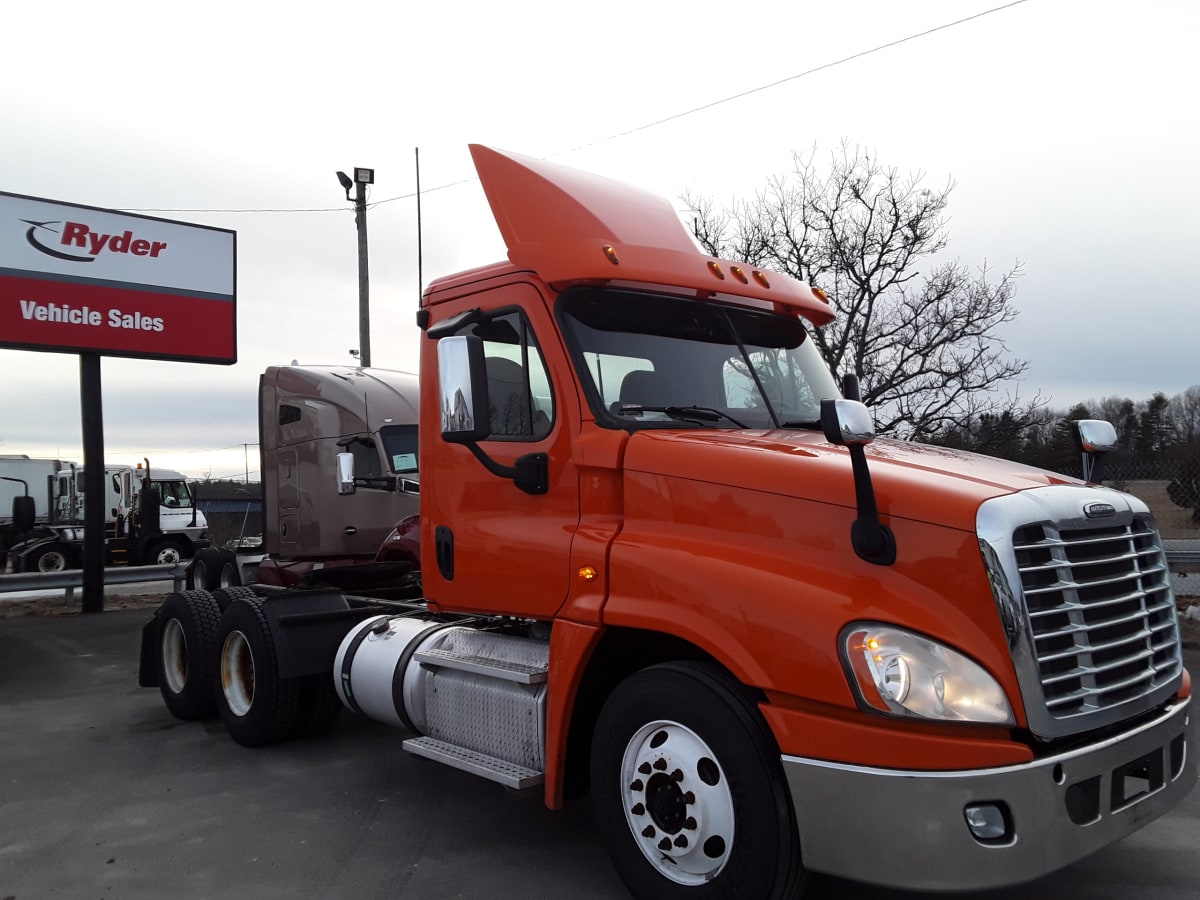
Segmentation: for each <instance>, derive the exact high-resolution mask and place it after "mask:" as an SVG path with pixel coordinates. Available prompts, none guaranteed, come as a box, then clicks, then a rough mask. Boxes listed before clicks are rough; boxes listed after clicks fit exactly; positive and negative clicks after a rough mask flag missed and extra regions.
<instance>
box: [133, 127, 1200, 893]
mask: <svg viewBox="0 0 1200 900" xmlns="http://www.w3.org/2000/svg"><path fill="white" fill-rule="evenodd" d="M471 153H472V155H473V157H474V160H475V165H476V169H477V170H478V173H479V177H480V179H481V181H482V184H483V188H484V191H485V193H486V195H487V198H488V201H489V202H490V204H491V207H492V211H493V213H494V214H495V217H496V221H497V223H498V225H499V227H500V232H501V234H502V235H503V237H504V240H505V242H506V243H507V246H508V255H509V261H508V262H505V263H499V264H495V265H491V266H485V267H483V268H479V269H474V270H471V271H467V272H463V273H461V274H458V275H454V276H451V277H446V278H442V279H439V280H437V281H435V282H433V283H432V284H430V285H429V287H428V288H427V290H426V291H425V292H424V296H423V299H422V303H421V308H420V311H419V313H418V325H419V327H420V328H421V330H422V332H423V336H422V341H421V344H422V355H421V368H420V391H421V398H420V410H419V416H420V429H419V436H418V441H419V464H420V471H421V480H422V483H423V485H424V490H423V491H422V492H421V508H420V555H421V566H420V580H421V586H422V590H423V596H422V597H421V598H420V599H416V600H386V599H383V598H380V597H369V596H362V595H357V594H355V593H354V592H352V591H349V590H337V589H331V588H329V587H321V586H314V587H313V588H311V589H308V590H292V591H278V590H273V589H271V588H268V587H262V586H259V587H255V588H240V589H238V590H237V591H236V592H233V593H230V592H222V591H217V592H214V593H213V594H209V593H207V592H200V591H197V592H191V593H189V594H187V595H186V596H185V595H171V596H169V597H168V598H167V600H166V601H165V602H164V604H163V607H162V608H161V609H160V610H159V612H158V613H157V614H156V616H155V618H154V620H153V621H151V622H150V623H148V625H147V626H146V629H145V631H144V633H143V652H142V667H141V668H142V683H143V684H146V685H154V684H158V686H159V687H160V689H161V690H162V693H163V697H164V698H165V699H166V701H167V704H168V706H170V707H171V709H172V711H174V712H175V713H176V714H177V715H183V716H184V717H189V718H198V717H201V716H204V715H208V714H211V713H212V712H213V711H214V709H215V711H216V712H217V713H218V714H219V715H220V716H221V718H222V719H223V720H224V723H225V725H226V726H227V728H228V730H229V732H230V733H231V735H232V736H233V737H234V739H235V740H237V741H239V742H241V743H243V744H248V745H261V744H268V743H271V742H274V741H277V740H281V739H284V738H288V737H295V736H298V735H306V734H314V733H317V732H319V731H321V730H324V729H325V728H328V727H329V725H330V724H331V723H332V720H333V717H334V716H335V715H336V713H337V709H338V707H337V702H338V701H340V703H341V704H342V705H344V706H345V707H347V708H349V709H351V710H353V711H355V712H357V713H362V714H365V715H367V716H370V717H372V718H374V719H378V720H381V721H384V722H390V723H394V724H396V725H397V726H400V727H401V728H403V729H404V730H405V731H406V732H407V733H408V736H407V739H405V740H403V747H404V749H405V750H408V751H409V752H412V753H414V754H418V755H420V756H424V757H427V758H430V759H433V760H437V761H439V762H442V763H445V764H448V765H450V766H454V767H456V768H458V769H461V770H464V771H467V772H471V773H473V774H475V775H478V776H481V777H483V778H487V779H491V780H493V781H495V782H498V783H500V784H504V785H507V786H509V787H511V788H515V789H533V790H538V791H540V792H541V793H542V795H543V796H544V800H545V803H546V805H547V806H549V807H551V808H559V807H561V806H563V805H564V803H566V802H568V801H569V800H570V799H571V798H572V797H574V796H576V795H578V794H579V793H580V792H582V791H588V792H590V794H591V798H592V803H593V805H594V807H595V810H596V815H597V825H598V829H599V830H600V832H601V833H602V835H603V838H604V840H605V841H606V843H607V845H608V847H609V850H610V853H611V856H612V859H613V861H614V864H615V866H616V868H617V869H618V871H619V872H620V875H621V877H622V879H623V880H624V882H625V883H626V885H627V886H628V887H629V889H630V892H631V893H632V894H633V895H634V896H637V897H641V898H661V897H693V896H695V897H725V896H733V895H737V896H746V897H754V898H774V897H797V896H801V895H802V894H803V892H804V890H805V886H806V883H807V875H808V873H809V872H825V873H831V874H833V875H839V876H845V877H850V878H854V879H857V880H860V881H863V880H865V881H870V882H875V883H879V884H885V885H891V886H897V887H902V888H913V889H938V890H940V889H979V888H988V887H994V886H998V885H1005V884H1010V883H1013V882H1018V881H1025V880H1030V879H1034V878H1037V877H1039V876H1041V875H1043V874H1045V873H1047V872H1050V871H1052V870H1054V869H1057V868H1059V867H1062V866H1065V865H1068V864H1070V863H1072V862H1074V861H1076V860H1079V859H1081V858H1083V857H1085V856H1086V855H1088V854H1089V853H1092V852H1093V851H1096V850H1098V849H1100V848H1101V847H1104V846H1106V845H1108V844H1110V843H1111V842H1113V841H1116V840H1118V839H1120V838H1121V837H1123V836H1124V835H1127V834H1129V833H1130V832H1132V831H1134V830H1135V829H1137V828H1139V827H1141V826H1142V825H1145V824H1146V823H1147V822H1149V821H1151V820H1152V819H1154V818H1156V817H1158V816H1160V815H1162V814H1163V813H1164V812H1166V811H1167V810H1169V809H1171V808H1172V807H1173V806H1174V805H1175V804H1177V803H1178V802H1179V800H1180V799H1181V798H1182V797H1183V796H1184V795H1185V794H1186V793H1187V791H1188V790H1190V789H1191V788H1192V786H1193V784H1194V782H1195V778H1196V773H1195V765H1194V762H1193V760H1192V759H1191V744H1192V739H1193V738H1192V734H1191V727H1190V725H1189V702H1190V701H1189V698H1190V694H1191V683H1190V678H1189V676H1188V673H1187V672H1186V671H1185V670H1184V668H1183V665H1182V658H1181V652H1180V642H1179V633H1178V628H1177V622H1176V610H1175V602H1174V597H1173V596H1172V593H1171V588H1170V583H1169V579H1168V573H1167V568H1166V566H1165V560H1164V554H1163V548H1162V543H1161V541H1160V539H1159V535H1158V532H1157V529H1156V526H1155V523H1154V520H1153V517H1152V515H1151V513H1150V511H1149V510H1148V508H1147V507H1146V506H1145V505H1144V504H1143V503H1142V502H1141V501H1139V500H1137V499H1136V498H1134V497H1131V496H1128V495H1126V494H1122V493H1119V492H1117V491H1113V490H1110V489H1107V488H1104V487H1102V486H1100V485H1099V484H1095V483H1087V482H1084V481H1079V480H1074V479H1070V478H1065V477H1062V476H1059V475H1056V474H1052V473H1049V472H1044V471H1040V470H1036V469H1032V468H1028V467H1024V466H1020V465H1017V464H1014V463H1010V462H1003V461H999V460H993V459H988V458H985V457H981V456H974V455H970V454H964V453H955V452H951V451H948V450H945V449H942V448H935V447H925V446H919V445H913V444H908V443H904V442H899V441H891V440H874V434H873V426H872V421H871V417H870V414H869V413H868V412H867V410H866V408H865V407H863V406H862V404H860V403H857V402H856V401H854V400H853V399H846V398H843V396H842V394H841V392H840V391H839V388H838V386H837V385H836V384H835V381H834V379H833V377H832V376H831V374H830V373H829V371H828V370H827V368H826V366H825V365H824V363H823V362H822V360H821V357H820V355H819V353H818V351H817V349H816V348H815V347H814V346H813V341H812V340H811V339H810V337H809V330H810V329H811V328H819V327H820V326H821V325H823V324H824V323H827V322H829V321H830V320H831V318H832V311H831V307H830V305H829V303H828V302H827V300H826V299H825V298H824V295H823V294H822V293H821V292H820V291H818V290H814V289H812V288H810V287H809V286H808V285H807V284H804V283H801V282H798V281H795V280H793V279H791V278H789V277H787V276H784V275H781V274H778V273H775V272H769V271H763V270H761V269H758V268H756V267H754V266H751V265H748V264H745V263H739V262H737V261H732V260H725V259H715V258H711V257H708V256H705V255H704V254H702V253H701V252H699V251H698V250H697V248H696V246H695V244H694V243H693V242H692V240H691V238H690V236H689V235H688V234H687V232H686V231H685V229H684V228H683V226H682V225H681V224H680V222H679V220H678V218H677V217H676V215H675V213H674V211H673V210H672V208H671V206H670V204H669V203H668V202H667V201H665V200H663V199H660V198H656V197H653V196H650V195H647V194H645V193H643V192H641V191H639V190H635V189H633V188H630V187H626V186H623V185H620V184H617V183H614V182H612V181H609V180H607V179H603V178H598V177H595V176H592V175H588V174H584V173H581V172H578V171H575V170H572V169H569V168H565V167H562V166H559V165H555V164H551V163H547V162H543V161H539V160H534V159H529V158H525V157H521V156H517V155H513V154H509V153H501V152H497V151H494V150H490V149H487V148H485V147H481V146H472V148H471ZM1080 434H1081V440H1082V443H1083V446H1084V447H1085V449H1087V448H1091V449H1093V450H1102V449H1104V445H1105V444H1106V443H1107V442H1109V441H1110V440H1111V437H1112V429H1111V426H1108V425H1107V424H1106V423H1095V422H1086V423H1082V424H1081V427H1080ZM1094 458H1095V457H1094V456H1090V457H1089V459H1094ZM328 477H329V478H333V479H336V480H337V482H338V484H339V490H341V491H344V492H346V493H350V492H359V493H361V494H362V495H365V496H370V495H371V489H372V488H373V487H377V486H375V485H371V484H369V483H367V482H366V481H365V480H364V479H362V478H361V477H359V476H357V475H356V473H355V472H354V461H353V460H352V459H351V458H350V457H349V456H345V455H344V456H342V457H341V458H340V459H339V465H338V470H337V472H336V473H335V472H330V473H328ZM381 502H386V501H381ZM313 514H314V515H319V514H320V512H319V511H317V510H314V512H313ZM247 672H253V676H252V677H251V676H248V675H247ZM864 861H868V862H869V864H866V865H864Z"/></svg>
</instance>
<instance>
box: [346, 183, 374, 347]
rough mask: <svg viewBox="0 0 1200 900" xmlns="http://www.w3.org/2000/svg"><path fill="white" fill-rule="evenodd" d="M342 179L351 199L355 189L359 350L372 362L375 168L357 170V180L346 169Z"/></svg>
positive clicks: (347, 197) (348, 197)
mask: <svg viewBox="0 0 1200 900" xmlns="http://www.w3.org/2000/svg"><path fill="white" fill-rule="evenodd" d="M337 177H338V182H339V183H340V184H341V185H342V187H343V188H345V190H346V199H347V200H349V199H350V188H354V189H355V191H354V224H355V225H356V226H357V228H358V352H359V360H358V361H359V364H360V365H363V366H369V365H371V290H370V288H369V286H368V278H367V188H366V186H367V185H368V184H374V183H375V170H374V169H359V168H356V169H355V170H354V179H353V180H351V178H350V176H349V175H347V174H346V173H345V172H338V173H337Z"/></svg>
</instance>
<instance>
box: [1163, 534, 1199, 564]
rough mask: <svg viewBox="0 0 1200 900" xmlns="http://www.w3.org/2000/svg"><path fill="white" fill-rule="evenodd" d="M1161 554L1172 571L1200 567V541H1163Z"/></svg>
mask: <svg viewBox="0 0 1200 900" xmlns="http://www.w3.org/2000/svg"><path fill="white" fill-rule="evenodd" d="M1163 552H1164V553H1165V554H1166V557H1167V566H1168V567H1169V568H1171V569H1172V570H1175V569H1176V568H1177V567H1178V568H1183V567H1185V566H1186V567H1188V568H1194V567H1197V566H1200V540H1187V541H1163Z"/></svg>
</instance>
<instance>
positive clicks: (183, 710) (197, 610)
mask: <svg viewBox="0 0 1200 900" xmlns="http://www.w3.org/2000/svg"><path fill="white" fill-rule="evenodd" d="M158 622H159V625H158V643H157V647H158V687H159V691H160V692H161V693H162V698H163V702H164V703H166V705H167V709H169V710H170V711H171V714H172V715H173V716H175V717H176V718H177V719H184V720H189V721H190V720H192V719H207V718H211V717H212V716H215V715H216V714H217V702H216V700H215V699H214V698H213V686H212V671H213V667H214V666H215V665H216V662H217V629H218V627H219V625H220V622H221V610H220V607H218V606H217V601H216V600H214V599H213V597H212V595H211V594H209V593H208V592H207V591H184V592H183V593H178V594H177V593H172V594H168V595H167V598H166V599H165V600H164V601H163V605H162V607H161V608H160V609H159V613H158Z"/></svg>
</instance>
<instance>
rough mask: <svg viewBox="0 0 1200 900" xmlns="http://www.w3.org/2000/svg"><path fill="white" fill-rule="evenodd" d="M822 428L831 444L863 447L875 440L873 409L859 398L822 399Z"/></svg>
mask: <svg viewBox="0 0 1200 900" xmlns="http://www.w3.org/2000/svg"><path fill="white" fill-rule="evenodd" d="M821 430H822V431H824V432H825V440H827V441H829V443H831V444H845V445H846V446H848V447H855V446H858V447H861V446H863V445H865V444H869V443H871V441H873V440H875V422H874V420H873V419H872V418H871V411H870V410H869V409H867V407H866V406H864V405H863V404H862V403H859V402H858V401H857V400H822V401H821Z"/></svg>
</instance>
